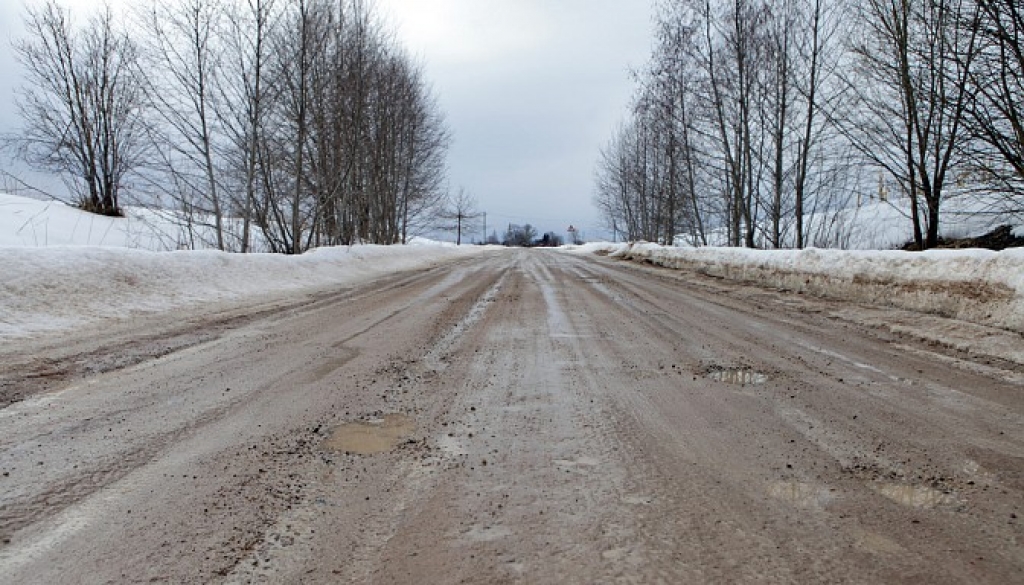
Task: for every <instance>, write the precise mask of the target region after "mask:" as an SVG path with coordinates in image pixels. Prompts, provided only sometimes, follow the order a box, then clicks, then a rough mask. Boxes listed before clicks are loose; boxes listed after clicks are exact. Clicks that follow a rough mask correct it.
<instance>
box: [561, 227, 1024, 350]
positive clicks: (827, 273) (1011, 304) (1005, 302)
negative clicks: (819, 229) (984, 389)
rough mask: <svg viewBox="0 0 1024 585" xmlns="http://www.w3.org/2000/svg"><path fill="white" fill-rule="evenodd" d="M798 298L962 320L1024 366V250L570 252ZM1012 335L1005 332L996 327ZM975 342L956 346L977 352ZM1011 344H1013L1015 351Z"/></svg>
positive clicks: (639, 246) (646, 248)
mask: <svg viewBox="0 0 1024 585" xmlns="http://www.w3.org/2000/svg"><path fill="white" fill-rule="evenodd" d="M567 251H568V252H571V253H578V254H600V255H607V256H609V257H611V258H616V259H621V260H631V261H637V262H643V263H648V264H653V265H656V266H661V267H664V268H670V269H675V270H686V271H691V272H695V273H698V274H701V275H705V276H711V277H715V278H721V279H724V280H728V281H734V282H742V283H750V284H754V285H757V286H761V287H768V288H777V289H782V290H784V291H788V292H794V293H797V294H806V295H810V296H814V297H819V298H824V299H830V300H837V301H845V302H852V303H860V304H864V305H870V306H876V307H882V308H885V309H900V310H904V311H910V312H913V313H917V314H921V315H924V316H938V317H943V318H949V319H955V320H957V321H960V322H964V323H967V324H970V325H976V326H980V327H983V328H985V329H986V331H987V332H988V333H985V332H978V335H984V336H989V337H991V336H1000V337H1002V338H1003V339H1002V340H1001V343H1000V344H998V345H1001V346H1004V347H1003V348H1002V349H996V350H993V351H989V352H987V353H989V354H990V355H993V357H998V358H1001V359H1007V360H1010V361H1013V362H1016V363H1018V364H1024V351H1022V346H1021V343H1020V341H1021V340H1020V336H1021V335H1024V250H1005V251H1002V252H992V251H989V250H932V251H928V252H902V251H888V250H886V251H859V250H857V251H846V250H824V249H815V248H810V249H806V250H750V249H745V248H713V247H712V248H674V247H667V246H660V245H657V244H650V243H642V242H641V243H621V244H608V243H604V244H589V245H585V246H580V247H570V248H567ZM989 328H993V329H998V330H1003V332H1009V333H1008V334H1006V335H1000V334H998V333H996V332H992V331H991V329H989ZM970 337H971V340H968V341H971V342H970V343H964V344H958V343H952V344H951V346H952V347H956V348H961V349H963V348H965V347H966V348H972V346H973V345H976V344H974V343H973V339H974V338H976V337H977V335H974V334H972V335H971V336H970ZM1007 346H1008V347H1007Z"/></svg>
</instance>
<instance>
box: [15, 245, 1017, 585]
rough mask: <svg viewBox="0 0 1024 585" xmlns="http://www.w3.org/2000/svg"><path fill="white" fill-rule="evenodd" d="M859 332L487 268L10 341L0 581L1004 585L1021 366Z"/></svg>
mask: <svg viewBox="0 0 1024 585" xmlns="http://www.w3.org/2000/svg"><path fill="white" fill-rule="evenodd" d="M855 313H856V311H855V310H851V307H849V306H839V305H830V304H828V303H824V302H821V301H814V300H808V299H803V298H801V297H797V296H793V295H787V294H784V293H778V292H772V291H764V290H758V289H754V288H750V287H739V286H735V285H729V284H726V283H719V282H715V281H712V280H708V279H701V278H698V277H695V276H693V275H687V274H681V273H675V272H668V271H663V270H659V269H654V268H650V267H641V266H635V265H627V264H623V263H616V262H615V261H612V260H608V259H587V258H580V257H575V256H570V255H566V254H561V253H557V252H545V251H504V252H489V253H485V254H482V255H480V256H479V257H474V258H471V259H468V260H460V261H458V262H456V263H453V264H450V265H446V266H439V267H435V268H431V269H427V270H422V271H419V272H413V273H404V274H399V275H395V276H393V277H390V278H388V279H385V280H382V281H378V282H376V283H372V284H370V285H365V286H360V287H356V288H352V289H348V290H340V291H332V292H329V293H324V294H321V295H318V296H316V297H314V298H307V299H302V300H294V301H292V302H278V303H276V304H271V305H262V306H259V307H254V308H250V310H246V311H243V310H236V311H233V312H220V313H216V314H203V315H175V316H170V317H166V318H162V319H160V318H153V319H152V320H150V321H147V322H145V323H141V324H135V325H133V326H132V327H128V326H118V327H110V328H108V329H107V330H105V331H93V332H83V333H81V334H80V335H78V336H75V337H69V338H66V339H65V340H63V341H61V342H60V343H56V342H53V341H52V340H51V341H50V342H47V343H44V342H38V343H26V344H23V345H22V346H19V347H17V348H14V347H8V348H4V351H3V353H0V368H5V369H6V371H7V372H8V373H7V374H6V376H7V377H6V380H7V384H6V386H2V385H0V388H4V392H5V393H6V396H5V397H4V399H5V401H7V402H11V401H13V403H12V404H10V405H9V406H7V407H6V408H4V409H3V410H0V471H2V477H0V538H2V543H3V544H2V546H0V581H2V582H3V583H108V582H109V583H122V582H169V583H207V582H223V583H251V582H257V583H259V582H267V583H282V582H283V583H289V582H290V583H348V582H358V583H502V582H522V583H598V582H600V583H619V582H622V583H706V582H723V583H724V582H728V583H733V582H770V583H783V582H799V583H822V582H853V583H858V582H860V583H879V582H903V583H906V582H910V583H981V582H988V583H1014V582H1015V583H1022V582H1024V524H1022V523H1024V518H1021V516H1022V515H1024V376H1022V372H1021V371H1019V369H1018V370H1015V369H1014V367H1012V366H1010V365H1006V364H1000V363H997V362H991V363H984V361H983V360H972V359H968V358H967V357H965V356H963V355H958V354H954V353H949V352H946V351H944V350H942V349H941V348H939V347H933V346H929V345H926V344H923V343H919V342H916V341H914V340H911V339H902V338H900V337H898V336H895V335H893V334H891V333H888V332H886V331H885V330H882V329H879V328H873V327H868V326H865V325H861V324H858V323H857V322H856V320H855V319H851V318H850V317H849V315H851V314H855ZM842 315H845V317H841V316H842ZM68 364H72V365H68ZM15 366H17V369H18V373H17V374H12V373H11V371H12V368H14V367H15Z"/></svg>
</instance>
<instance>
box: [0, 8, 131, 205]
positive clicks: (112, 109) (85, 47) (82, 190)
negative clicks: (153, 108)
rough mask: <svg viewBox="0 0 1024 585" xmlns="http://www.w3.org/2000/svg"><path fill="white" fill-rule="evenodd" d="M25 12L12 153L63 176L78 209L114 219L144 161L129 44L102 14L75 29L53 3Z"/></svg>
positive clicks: (107, 11) (67, 15) (110, 17)
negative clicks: (18, 131) (22, 81)
mask: <svg viewBox="0 0 1024 585" xmlns="http://www.w3.org/2000/svg"><path fill="white" fill-rule="evenodd" d="M27 11H28V12H27V17H26V19H25V25H26V29H27V31H28V35H29V36H28V38H27V39H25V40H24V41H22V42H20V43H18V44H17V45H16V48H15V50H16V53H17V56H18V59H19V61H20V62H21V64H22V66H23V67H24V69H25V74H26V80H27V83H26V86H25V87H24V89H23V91H22V92H21V93H20V95H19V99H18V108H19V110H20V112H21V116H22V120H23V123H24V129H23V133H22V135H21V137H20V138H19V139H18V141H17V142H18V144H19V147H20V148H19V152H20V154H21V155H22V156H23V157H24V158H25V160H26V161H27V162H29V163H30V164H33V165H34V166H36V167H38V168H40V169H43V170H48V171H52V172H56V173H59V174H60V175H62V176H63V177H64V178H65V180H66V182H67V184H68V186H69V188H70V190H71V191H72V192H73V193H75V194H76V196H77V197H78V204H79V205H80V206H81V207H82V209H85V210H87V211H91V212H95V213H101V214H104V215H120V214H121V192H122V189H123V188H124V186H125V180H126V177H127V176H128V174H129V173H131V172H132V171H133V170H135V169H137V168H138V166H139V165H140V163H141V162H142V159H143V157H144V153H145V144H144V141H143V140H142V138H143V137H142V134H143V128H142V119H143V115H144V111H143V97H142V95H141V85H140V79H139V70H138V67H137V65H138V52H137V50H136V46H135V43H133V42H132V41H131V40H130V39H129V38H128V37H127V35H125V34H124V33H123V32H121V31H119V30H118V29H117V27H116V25H115V22H114V14H113V12H112V10H111V9H110V7H109V6H108V7H105V8H104V9H102V10H101V11H99V12H98V13H96V14H94V15H93V16H92V17H90V18H89V20H88V21H87V23H86V25H85V26H84V27H80V28H79V27H75V26H74V24H73V23H72V21H71V16H70V13H69V12H68V11H67V10H66V9H64V8H61V7H60V6H59V5H58V4H57V3H56V2H55V1H53V0H50V1H48V2H46V3H45V4H43V5H42V6H38V7H30V8H28V9H27Z"/></svg>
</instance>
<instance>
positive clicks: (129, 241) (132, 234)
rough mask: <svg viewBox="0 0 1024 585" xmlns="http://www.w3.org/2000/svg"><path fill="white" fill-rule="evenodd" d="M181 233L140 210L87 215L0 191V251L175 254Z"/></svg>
mask: <svg viewBox="0 0 1024 585" xmlns="http://www.w3.org/2000/svg"><path fill="white" fill-rule="evenodd" d="M185 237H186V236H185V230H183V229H182V228H181V227H180V226H178V225H175V224H174V223H173V222H172V221H171V218H170V216H169V215H168V216H162V215H161V214H159V213H158V212H155V211H152V210H147V209H143V208H136V207H129V208H126V209H125V217H105V216H102V215H96V214H93V213H86V212H84V211H82V210H80V209H77V208H75V207H71V206H69V205H65V204H63V203H61V202H59V201H39V200H36V199H28V198H26V197H19V196H17V195H8V194H5V193H0V247H11V246H13V247H30V248H46V247H52V246H112V247H118V248H135V249H140V250H176V249H178V248H179V247H181V246H179V243H181V242H184V241H186V240H185Z"/></svg>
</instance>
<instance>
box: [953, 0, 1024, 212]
mask: <svg viewBox="0 0 1024 585" xmlns="http://www.w3.org/2000/svg"><path fill="white" fill-rule="evenodd" d="M977 5H978V7H979V9H980V13H979V15H978V17H979V18H978V20H977V21H976V22H972V21H970V20H968V21H966V22H964V23H962V26H964V27H970V26H977V30H978V35H979V39H978V47H977V51H976V53H975V54H974V55H971V54H966V55H963V54H962V55H960V60H961V61H968V60H971V59H974V64H973V67H971V69H970V75H971V91H970V93H969V95H970V96H971V98H972V99H971V100H970V102H969V105H968V122H967V123H968V126H969V129H970V134H971V137H972V138H973V139H974V140H975V142H974V143H973V144H972V145H971V149H970V151H971V152H970V154H971V157H972V160H971V165H972V167H973V170H974V171H975V172H976V174H977V175H978V176H979V178H980V179H981V180H983V181H984V183H985V185H986V186H987V187H988V188H993V189H995V190H996V191H997V192H1001V193H1005V194H1006V195H1008V197H1007V199H1006V202H1007V203H1008V205H1006V206H1004V209H1003V210H1002V211H1009V212H1013V213H1022V212H1024V8H1022V7H1021V5H1020V2H1019V1H1017V0H978V1H977Z"/></svg>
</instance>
